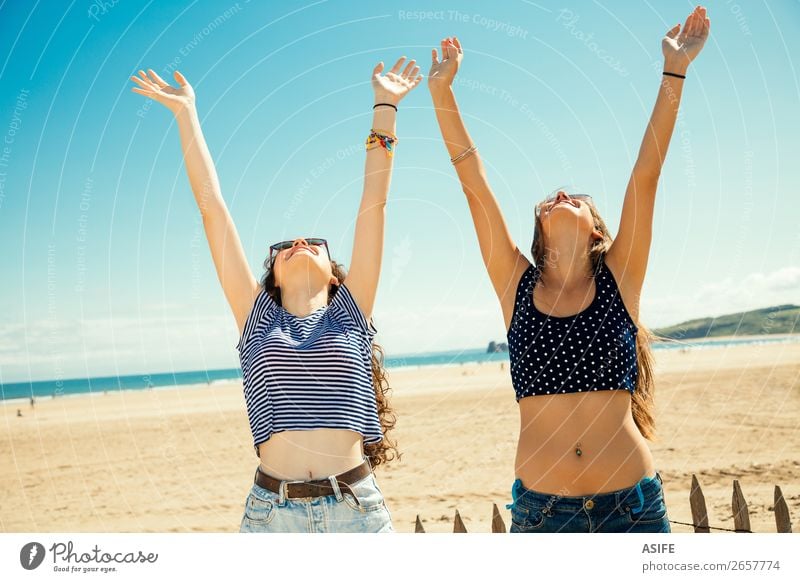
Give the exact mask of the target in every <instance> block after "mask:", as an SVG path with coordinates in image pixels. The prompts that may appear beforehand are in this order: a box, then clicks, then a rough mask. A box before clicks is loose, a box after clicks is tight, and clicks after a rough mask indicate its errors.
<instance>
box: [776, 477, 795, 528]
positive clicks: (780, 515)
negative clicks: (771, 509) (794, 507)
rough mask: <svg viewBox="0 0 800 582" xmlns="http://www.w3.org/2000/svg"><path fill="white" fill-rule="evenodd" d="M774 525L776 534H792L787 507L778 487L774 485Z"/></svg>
mask: <svg viewBox="0 0 800 582" xmlns="http://www.w3.org/2000/svg"><path fill="white" fill-rule="evenodd" d="M775 525H776V526H777V528H778V533H792V520H791V518H790V517H789V507H788V506H787V505H786V500H785V499H784V498H783V493H782V492H781V488H780V487H779V486H778V485H775Z"/></svg>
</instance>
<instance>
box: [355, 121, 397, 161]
mask: <svg viewBox="0 0 800 582" xmlns="http://www.w3.org/2000/svg"><path fill="white" fill-rule="evenodd" d="M398 141H399V140H398V139H397V136H396V135H395V134H393V133H392V132H391V131H387V130H385V129H375V128H373V129H372V130H371V132H370V134H369V137H367V141H366V143H365V144H364V145H365V147H366V149H367V150H371V149H374V148H376V147H383V148H384V149H385V150H386V156H387V157H389V158H391V157H392V155H394V146H395V144H397V142H398ZM370 146H371V147H370Z"/></svg>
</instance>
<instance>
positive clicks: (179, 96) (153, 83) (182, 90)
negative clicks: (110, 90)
mask: <svg viewBox="0 0 800 582" xmlns="http://www.w3.org/2000/svg"><path fill="white" fill-rule="evenodd" d="M147 72H148V73H149V75H148V74H146V73H145V72H144V71H141V70H140V71H139V75H141V78H140V77H135V76H134V77H131V80H132V81H136V83H138V85H139V87H131V91H133V92H134V93H139V94H141V95H145V96H147V97H150V98H151V99H154V100H155V101H158V102H159V103H161V104H162V105H164V106H165V107H167V108H168V109H169V110H170V111H172V112H173V113H178V112H179V111H180V110H181V109H183V108H185V107H194V89H192V86H191V85H190V84H189V82H188V81H187V80H186V77H184V76H183V75H181V74H180V73H179V72H178V71H175V72H174V73H173V76H174V77H175V80H176V81H177V82H178V87H177V88H176V87H172V86H171V85H170V84H169V83H167V82H166V81H164V79H162V78H161V77H159V76H158V73H156V72H155V71H154V70H153V69H147Z"/></svg>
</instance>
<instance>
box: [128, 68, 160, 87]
mask: <svg viewBox="0 0 800 582" xmlns="http://www.w3.org/2000/svg"><path fill="white" fill-rule="evenodd" d="M142 73H144V71H139V74H142ZM131 81H136V82H137V83H138V84H139V85H140V86H141V87H142V89H145V90H147V91H156V90H157V89H158V87H156V86H155V85H153V83H151V82H150V79H148V78H147V76H146V75H145V78H144V79H142V78H140V77H137V76H135V75H133V76H131Z"/></svg>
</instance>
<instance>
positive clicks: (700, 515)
mask: <svg viewBox="0 0 800 582" xmlns="http://www.w3.org/2000/svg"><path fill="white" fill-rule="evenodd" d="M689 506H690V507H691V509H692V523H693V524H694V533H711V530H710V529H708V511H707V510H706V498H705V495H703V490H702V489H700V483H699V482H698V481H697V477H695V475H694V474H692V490H691V491H690V492H689Z"/></svg>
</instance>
